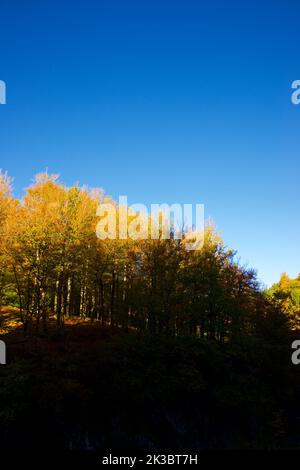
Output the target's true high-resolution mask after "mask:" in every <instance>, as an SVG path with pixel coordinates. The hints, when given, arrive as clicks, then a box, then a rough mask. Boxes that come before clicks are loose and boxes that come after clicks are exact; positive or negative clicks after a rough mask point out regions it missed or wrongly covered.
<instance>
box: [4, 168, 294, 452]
mask: <svg viewBox="0 0 300 470" xmlns="http://www.w3.org/2000/svg"><path fill="white" fill-rule="evenodd" d="M108 200H111V199H110V198H108V197H107V196H106V195H105V194H104V193H103V191H102V190H100V189H92V190H90V189H88V188H86V187H80V186H79V185H78V184H77V185H74V186H73V187H67V186H65V185H64V184H63V183H61V182H60V181H59V179H58V177H57V176H56V175H48V174H47V173H43V174H39V175H37V176H36V178H35V180H34V182H33V184H32V185H31V186H29V187H28V188H27V190H26V194H25V196H24V198H23V199H22V200H17V199H15V198H14V196H13V191H12V183H11V179H10V178H9V176H8V175H7V174H5V173H1V174H0V237H1V245H0V339H2V340H4V341H5V342H6V344H7V357H8V364H7V365H6V366H1V367H0V424H1V425H0V447H1V446H2V447H3V448H11V447H22V448H34V447H38V448H39V447H42V448H44V447H50V448H63V449H84V450H86V449H93V450H95V449H96V450H97V449H103V448H105V447H106V446H108V445H109V446H115V447H118V448H121V447H125V448H137V449H161V448H170V447H171V446H172V445H173V446H174V445H175V446H176V449H179V448H181V449H183V450H184V449H185V450H186V449H196V448H197V449H199V448H200V449H206V448H299V446H300V440H299V438H300V436H299V416H300V406H299V403H298V393H299V390H300V389H299V386H300V380H299V372H298V369H297V367H295V366H294V365H293V364H292V363H291V360H290V356H291V343H292V341H293V340H294V339H297V331H298V329H299V320H300V278H299V277H298V278H297V279H295V280H292V279H290V278H289V277H288V276H287V275H286V274H283V275H282V276H281V279H280V281H279V283H278V284H275V285H274V286H273V287H272V288H270V289H268V290H264V288H263V286H262V285H261V284H260V283H259V281H258V280H257V276H256V272H255V270H253V269H249V268H247V267H245V266H242V265H241V264H240V263H239V262H238V261H237V256H236V252H235V251H234V250H232V249H230V248H228V247H227V246H226V245H225V244H224V242H223V240H222V238H221V236H220V235H219V234H218V233H217V231H216V230H215V228H214V226H213V225H212V224H207V226H206V229H205V238H204V246H203V248H202V249H201V250H198V251H188V250H186V249H185V241H184V239H183V240H177V239H174V238H172V237H171V239H169V240H165V239H158V240H151V239H148V240H131V239H127V240H99V239H98V238H97V236H96V225H97V215H96V212H97V207H98V205H99V204H101V203H103V202H106V201H108ZM28 422H30V426H28ZM41 422H43V429H44V431H43V433H42V434H41V433H40V432H39V429H40V427H41Z"/></svg>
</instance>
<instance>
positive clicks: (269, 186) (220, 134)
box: [0, 0, 300, 285]
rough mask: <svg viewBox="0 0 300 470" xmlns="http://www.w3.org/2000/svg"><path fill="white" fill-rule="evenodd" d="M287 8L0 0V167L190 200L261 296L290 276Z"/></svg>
mask: <svg viewBox="0 0 300 470" xmlns="http://www.w3.org/2000/svg"><path fill="white" fill-rule="evenodd" d="M299 44H300V4H299V2H298V1H296V0H288V1H277V0H272V1H267V0H265V1H264V0H262V1H260V2H258V1H257V2H256V1H249V0H246V1H244V2H240V1H233V0H228V1H225V0H224V1H220V0H219V1H215V2H209V1H205V2H201V1H190V0H187V1H176V0H175V1H172V2H171V1H164V0H160V1H157V0H151V1H148V0H145V1H130V0H129V1H126V2H124V1H116V0H109V1H108V0H107V1H101V0H100V1H96V0H95V1H92V0H85V1H82V0H77V1H76V2H70V1H66V0H65V1H49V0H45V1H43V2H40V1H37V0H36V1H32V0H31V1H30V0H29V1H27V2H24V1H14V0H11V1H9V2H8V1H4V2H1V6H0V45H1V60H0V79H1V80H4V81H5V82H6V84H7V104H6V105H5V106H0V168H2V169H3V170H7V171H8V172H9V174H10V175H12V176H13V177H14V188H15V194H16V196H18V197H21V196H22V194H23V191H24V188H25V187H26V186H28V184H30V182H31V179H32V177H33V176H34V174H36V173H38V172H41V171H43V170H45V169H46V168H48V171H49V172H50V173H59V174H60V175H61V180H62V181H64V182H65V183H66V184H68V185H71V184H73V183H75V182H76V181H79V182H80V183H81V184H87V185H89V186H91V187H97V186H101V187H103V188H104V189H105V191H106V193H107V194H110V195H112V196H113V197H115V198H117V197H118V196H119V195H120V194H125V195H127V196H128V199H129V204H132V203H135V202H140V203H144V204H150V203H162V202H167V203H172V202H179V203H194V204H196V203H197V202H198V203H204V204H205V210H206V216H207V217H208V216H210V217H211V218H212V219H213V220H214V222H215V224H216V226H217V228H218V230H220V232H221V233H222V235H223V237H224V240H225V243H226V244H228V245H229V246H231V247H233V248H235V249H237V250H238V253H239V256H240V257H241V261H242V262H243V263H247V264H248V265H249V266H253V267H254V268H257V270H258V276H259V278H260V279H261V280H262V281H263V282H265V283H266V284H268V285H269V284H271V283H273V282H275V281H276V280H277V279H278V277H279V275H280V273H281V272H283V271H286V272H287V273H288V274H289V275H291V276H296V275H297V274H298V273H299V272H300V250H299V246H300V219H299V214H300V211H299V209H300V197H299V196H300V185H299V170H300V163H299V144H300V106H295V105H292V103H291V83H292V81H293V80H296V79H300V47H299Z"/></svg>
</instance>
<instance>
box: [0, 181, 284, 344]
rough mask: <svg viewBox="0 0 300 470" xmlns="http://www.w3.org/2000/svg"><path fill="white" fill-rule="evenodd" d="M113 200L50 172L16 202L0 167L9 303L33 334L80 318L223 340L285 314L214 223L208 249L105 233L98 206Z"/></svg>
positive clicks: (1, 251) (1, 272) (0, 254)
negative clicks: (100, 228)
mask: <svg viewBox="0 0 300 470" xmlns="http://www.w3.org/2000/svg"><path fill="white" fill-rule="evenodd" d="M107 200H109V198H108V197H107V196H105V195H104V193H103V192H102V191H101V190H90V189H88V188H81V187H79V185H75V186H73V187H66V186H65V185H64V184H63V183H61V182H60V181H59V180H58V178H57V176H55V175H48V174H39V175H37V176H36V178H35V181H34V183H33V184H32V185H31V186H30V187H28V188H27V190H26V194H25V196H24V198H23V199H22V200H17V199H15V198H14V197H13V194H12V187H11V179H10V178H9V177H8V176H7V174H4V173H1V174H0V239H1V246H0V306H1V305H8V304H10V305H16V306H18V309H19V312H20V319H21V322H22V325H23V328H24V333H25V334H32V333H40V332H44V333H47V332H48V329H49V324H50V321H52V322H53V321H55V322H56V325H57V327H58V328H62V327H63V325H64V321H65V319H66V318H70V317H72V318H77V317H80V318H89V319H91V320H98V321H99V322H101V323H102V324H104V325H107V324H108V325H111V326H116V327H122V328H125V329H128V328H134V329H136V330H140V331H148V332H149V333H150V334H152V335H170V336H179V335H192V336H198V337H201V338H208V339H211V340H216V341H218V342H220V343H223V342H226V341H229V340H231V339H234V338H238V337H240V336H242V335H250V334H251V333H252V332H253V331H254V330H255V328H256V327H257V324H258V323H259V322H261V321H262V320H263V319H265V318H271V317H272V316H274V315H279V314H281V309H280V306H279V305H278V304H277V303H276V302H274V301H273V299H272V298H271V296H266V295H265V294H264V293H263V292H262V290H261V287H260V285H259V283H258V281H257V278H256V274H255V271H253V270H252V269H248V268H245V267H244V266H241V265H240V264H239V263H238V262H237V261H236V256H235V255H236V253H235V252H234V251H233V250H231V249H229V248H227V247H226V246H225V245H224V242H223V241H222V239H221V237H220V236H219V235H218V233H216V231H215V229H214V227H213V226H212V225H210V224H208V225H207V226H206V229H205V236H204V245H203V248H202V249H201V250H199V251H188V250H186V249H185V242H184V239H183V240H176V239H174V238H172V237H171V238H170V239H169V240H165V239H162V238H160V239H157V240H151V239H148V240H131V239H127V240H109V239H108V240H99V239H98V238H97V236H96V226H97V221H98V218H97V215H96V212H97V207H98V205H99V204H101V203H104V202H107Z"/></svg>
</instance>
